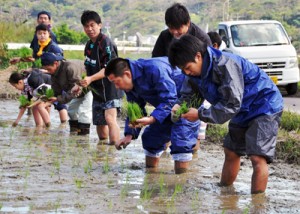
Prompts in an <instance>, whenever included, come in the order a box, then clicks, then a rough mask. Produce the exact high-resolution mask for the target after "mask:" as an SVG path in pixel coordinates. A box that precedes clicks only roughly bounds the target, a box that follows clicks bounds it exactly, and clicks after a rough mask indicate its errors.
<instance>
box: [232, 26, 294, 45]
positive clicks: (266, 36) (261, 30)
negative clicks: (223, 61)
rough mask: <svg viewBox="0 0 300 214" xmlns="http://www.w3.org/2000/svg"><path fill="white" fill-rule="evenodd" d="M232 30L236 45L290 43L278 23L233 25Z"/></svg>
mask: <svg viewBox="0 0 300 214" xmlns="http://www.w3.org/2000/svg"><path fill="white" fill-rule="evenodd" d="M230 30H231V36H232V41H233V44H234V46H236V47H244V46H266V45H287V44H289V39H288V38H287V35H286V33H285V32H284V30H283V28H282V26H281V25H280V24H276V23H263V24H262V23H256V24H239V25H232V26H231V27H230Z"/></svg>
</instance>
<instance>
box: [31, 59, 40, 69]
mask: <svg viewBox="0 0 300 214" xmlns="http://www.w3.org/2000/svg"><path fill="white" fill-rule="evenodd" d="M33 64H34V67H35V68H41V67H42V61H41V58H38V59H36V60H35V61H34V63H33Z"/></svg>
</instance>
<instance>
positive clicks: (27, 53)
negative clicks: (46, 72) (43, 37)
mask: <svg viewBox="0 0 300 214" xmlns="http://www.w3.org/2000/svg"><path fill="white" fill-rule="evenodd" d="M19 54H20V57H21V58H28V57H32V50H31V49H30V48H27V47H21V48H20V50H19Z"/></svg>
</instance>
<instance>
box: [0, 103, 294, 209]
mask: <svg viewBox="0 0 300 214" xmlns="http://www.w3.org/2000/svg"><path fill="white" fill-rule="evenodd" d="M0 106H1V107H0V115H1V116H0V117H1V118H0V212H3V213H149V214H150V213H151V214H158V213H300V203H299V198H300V185H299V184H300V181H299V175H300V168H299V166H297V165H288V164H285V163H282V162H280V161H279V160H276V161H275V163H274V164H272V165H270V177H269V183H268V188H267V191H266V193H265V194H258V195H251V194H250V183H251V174H252V169H251V163H250V161H249V160H248V159H243V161H242V166H241V171H240V173H239V175H238V178H237V180H236V182H235V183H234V186H233V187H227V188H224V187H219V186H218V182H219V180H220V173H221V170H222V164H223V158H224V156H223V150H222V147H221V145H220V144H214V143H209V142H206V143H202V144H201V149H200V150H199V151H198V153H197V154H196V155H194V158H193V162H192V164H191V170H190V171H189V172H188V173H186V174H183V175H175V174H174V170H173V161H172V158H171V156H170V154H169V151H168V150H167V151H166V152H165V153H164V154H163V156H162V158H161V161H160V166H159V169H158V170H157V171H147V170H146V169H145V168H144V154H143V149H142V145H141V141H140V139H138V140H136V141H133V142H132V143H131V144H130V145H129V146H128V147H127V148H126V149H125V150H121V151H117V150H116V149H115V147H114V146H109V145H106V144H101V143H99V142H98V139H97V136H96V132H95V127H92V132H91V134H90V135H89V136H85V137H82V136H81V137H79V136H76V135H70V133H69V128H68V126H67V125H60V122H59V117H58V113H57V112H56V111H55V110H54V109H52V112H51V117H52V126H51V127H50V128H49V129H43V130H37V129H35V128H34V121H33V118H32V116H27V115H24V116H23V118H22V120H21V122H20V125H19V126H18V127H16V128H13V127H11V124H12V123H13V121H14V119H15V118H16V117H17V113H18V107H17V106H18V102H17V101H12V100H0ZM119 122H120V126H121V127H124V123H123V121H121V120H120V121H119ZM121 134H122V133H121ZM153 143H155V142H153Z"/></svg>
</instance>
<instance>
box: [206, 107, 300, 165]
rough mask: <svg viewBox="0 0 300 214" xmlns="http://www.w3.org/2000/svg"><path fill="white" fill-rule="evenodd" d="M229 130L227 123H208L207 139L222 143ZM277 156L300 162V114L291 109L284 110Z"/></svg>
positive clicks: (288, 161) (290, 161) (288, 160)
mask: <svg viewBox="0 0 300 214" xmlns="http://www.w3.org/2000/svg"><path fill="white" fill-rule="evenodd" d="M227 132H228V128H227V124H223V125H218V124H208V127H207V130H206V136H207V140H208V141H209V142H214V143H222V142H223V139H224V137H225V135H226V134H227ZM276 156H277V158H279V159H282V160H284V161H285V162H287V163H295V164H300V115H299V114H297V113H294V112H290V111H283V114H282V118H281V124H280V129H279V132H278V140H277V145H276Z"/></svg>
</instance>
